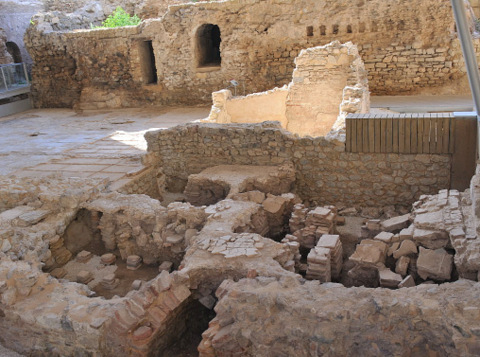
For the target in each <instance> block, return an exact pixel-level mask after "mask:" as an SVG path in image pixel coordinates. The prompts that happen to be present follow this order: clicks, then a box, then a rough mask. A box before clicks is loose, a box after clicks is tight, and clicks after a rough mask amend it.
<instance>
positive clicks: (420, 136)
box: [346, 113, 455, 154]
mask: <svg viewBox="0 0 480 357" xmlns="http://www.w3.org/2000/svg"><path fill="white" fill-rule="evenodd" d="M346 130H347V142H346V151H347V152H361V153H398V154H453V152H454V137H455V121H454V116H453V114H451V113H427V114H416V113H412V114H349V115H348V116H347V119H346Z"/></svg>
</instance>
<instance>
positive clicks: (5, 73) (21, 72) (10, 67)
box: [0, 63, 30, 92]
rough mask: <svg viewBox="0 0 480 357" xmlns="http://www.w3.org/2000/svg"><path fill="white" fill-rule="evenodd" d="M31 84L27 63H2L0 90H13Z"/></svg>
mask: <svg viewBox="0 0 480 357" xmlns="http://www.w3.org/2000/svg"><path fill="white" fill-rule="evenodd" d="M29 85H30V83H29V80H28V73H27V66H26V65H25V63H12V64H2V65H0V92H7V91H12V90H15V89H19V88H23V87H28V86H29Z"/></svg>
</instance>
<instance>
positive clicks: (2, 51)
mask: <svg viewBox="0 0 480 357" xmlns="http://www.w3.org/2000/svg"><path fill="white" fill-rule="evenodd" d="M6 42H7V36H6V35H5V31H4V30H3V29H2V28H0V64H7V63H12V62H13V58H12V56H10V53H8V51H7V46H6V45H5V43H6Z"/></svg>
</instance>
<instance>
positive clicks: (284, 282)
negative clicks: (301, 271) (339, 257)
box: [199, 278, 480, 357]
mask: <svg viewBox="0 0 480 357" xmlns="http://www.w3.org/2000/svg"><path fill="white" fill-rule="evenodd" d="M479 292H480V284H479V283H475V282H472V281H466V280H465V281H458V282H456V283H451V284H443V285H439V286H437V285H422V286H418V287H415V288H409V289H400V290H389V289H368V288H364V287H361V288H350V289H345V288H344V287H342V286H341V285H337V284H322V285H320V284H318V282H306V283H305V284H303V285H301V284H300V283H299V282H298V281H296V280H295V279H291V278H283V279H280V280H276V279H274V278H270V279H264V278H262V279H261V278H258V279H242V280H241V281H239V282H238V283H234V282H233V281H228V280H227V281H225V282H224V283H223V284H222V285H221V286H220V288H219V289H218V290H217V296H218V298H219V299H220V300H219V302H218V304H217V306H216V307H215V310H216V312H217V316H216V318H215V319H213V320H212V321H211V322H210V325H209V329H208V330H207V331H205V332H204V333H203V337H204V339H203V341H202V342H201V343H200V345H199V351H200V356H201V357H210V356H232V355H241V356H321V355H341V356H349V355H360V356H377V355H423V356H425V355H437V356H452V355H462V356H475V355H477V354H478V349H479V348H480V343H479V341H478V339H477V338H476V337H475V336H476V331H477V326H478V322H477V321H478V320H477V319H478V311H479V308H480V306H479V302H478V299H477V295H478V293H479ZM453 296H456V299H455V302H454V303H453V302H452V297H453ZM339 302H341V303H340V304H339ZM259 306H261V307H260V308H259ZM285 321H288V324H285Z"/></svg>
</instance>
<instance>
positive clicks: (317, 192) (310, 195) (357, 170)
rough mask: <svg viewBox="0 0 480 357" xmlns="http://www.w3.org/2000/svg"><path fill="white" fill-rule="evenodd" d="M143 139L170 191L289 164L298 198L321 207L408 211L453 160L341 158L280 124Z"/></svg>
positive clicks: (337, 150) (334, 144)
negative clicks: (238, 170) (224, 169)
mask: <svg viewBox="0 0 480 357" xmlns="http://www.w3.org/2000/svg"><path fill="white" fill-rule="evenodd" d="M145 137H146V139H147V142H148V151H149V159H150V160H152V162H154V163H155V165H158V166H160V167H162V169H163V172H164V174H165V176H166V185H167V189H170V190H183V188H184V187H185V185H186V181H187V178H188V176H189V175H190V174H194V173H199V172H201V171H202V170H204V169H206V168H208V167H212V166H216V165H267V166H268V165H270V166H271V165H281V164H284V163H289V162H291V163H293V165H294V167H295V169H296V188H295V191H296V193H297V194H298V195H299V196H300V197H301V198H302V199H305V200H310V201H313V202H316V203H318V204H337V205H341V204H345V205H356V206H385V205H393V204H398V205H409V204H411V203H413V202H414V201H415V200H416V199H418V198H419V197H420V195H422V194H433V193H437V192H438V190H440V189H443V188H448V187H449V184H450V167H451V157H450V155H399V154H357V153H346V152H345V144H344V142H343V141H338V140H327V139H326V138H323V137H317V138H312V137H304V138H300V137H299V136H298V135H294V134H291V133H289V132H287V131H285V130H283V129H281V127H280V125H279V124H278V123H271V122H267V123H262V124H243V125H242V124H189V125H185V126H177V127H175V128H171V129H168V130H161V131H154V132H148V133H147V134H146V135H145Z"/></svg>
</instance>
